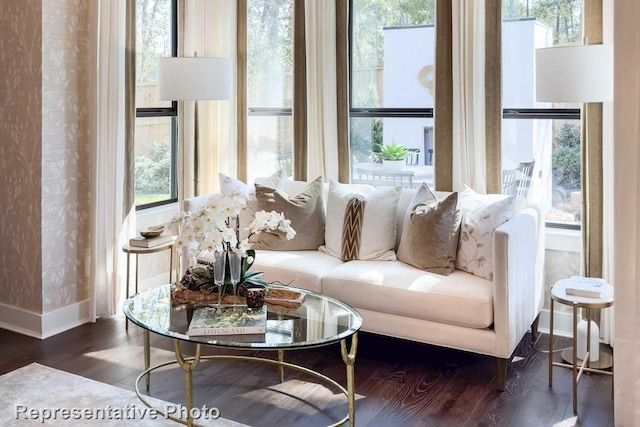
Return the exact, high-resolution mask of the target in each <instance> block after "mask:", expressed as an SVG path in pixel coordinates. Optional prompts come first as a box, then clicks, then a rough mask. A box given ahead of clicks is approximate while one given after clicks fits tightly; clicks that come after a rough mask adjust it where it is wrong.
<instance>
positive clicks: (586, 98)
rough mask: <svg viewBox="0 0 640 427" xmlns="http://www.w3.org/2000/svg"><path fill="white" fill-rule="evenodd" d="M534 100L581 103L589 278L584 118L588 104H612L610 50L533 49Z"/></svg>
mask: <svg viewBox="0 0 640 427" xmlns="http://www.w3.org/2000/svg"><path fill="white" fill-rule="evenodd" d="M536 100H537V101H538V102H581V103H582V114H581V119H582V151H581V157H582V158H581V169H582V173H581V177H582V178H581V181H582V183H581V184H582V189H581V192H582V252H583V254H582V262H583V268H584V275H585V276H587V277H589V276H591V274H590V268H589V259H590V258H589V256H590V253H591V243H590V242H591V239H590V236H589V232H590V230H589V228H590V227H589V225H588V224H589V222H590V220H591V212H592V210H591V203H590V188H589V182H590V178H591V177H590V176H589V168H588V167H587V165H588V164H589V153H590V152H591V149H590V148H589V143H588V135H589V132H588V123H587V117H588V116H587V115H588V111H589V102H609V101H613V46H612V45H601V44H592V45H577V46H559V47H550V48H544V49H536Z"/></svg>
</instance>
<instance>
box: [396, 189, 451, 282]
mask: <svg viewBox="0 0 640 427" xmlns="http://www.w3.org/2000/svg"><path fill="white" fill-rule="evenodd" d="M457 202H458V193H451V194H449V195H448V196H446V197H445V198H443V199H440V200H438V199H436V196H435V195H434V194H433V193H432V192H431V190H430V189H429V187H427V184H424V183H423V184H422V185H421V186H420V189H419V190H418V192H417V193H416V195H415V196H414V198H413V201H412V202H411V204H410V205H409V208H408V210H407V214H406V219H405V221H404V229H403V231H402V240H401V241H400V248H399V249H398V260H400V261H402V262H405V263H407V264H409V265H412V266H414V267H416V268H419V269H421V270H425V271H430V272H432V273H437V274H444V275H449V274H450V273H451V272H452V271H453V270H455V261H456V251H457V249H458V232H459V231H460V210H459V209H458V208H457V206H456V205H457Z"/></svg>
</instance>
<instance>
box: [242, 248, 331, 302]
mask: <svg viewBox="0 0 640 427" xmlns="http://www.w3.org/2000/svg"><path fill="white" fill-rule="evenodd" d="M341 264H342V261H340V260H339V259H338V258H335V257H332V256H331V255H327V254H325V253H323V252H320V251H317V250H315V251H290V252H289V251H262V250H258V251H256V257H255V261H254V263H253V266H252V267H251V270H256V271H262V272H264V275H263V277H262V278H263V279H264V280H266V281H267V282H273V281H278V282H282V283H283V284H285V285H286V284H290V285H291V286H294V287H296V288H303V289H308V290H310V291H314V292H320V293H322V282H321V279H322V276H323V275H325V274H326V273H327V271H330V270H332V269H333V268H335V267H338V266H339V265H341ZM291 281H293V282H291ZM290 282H291V283H290Z"/></svg>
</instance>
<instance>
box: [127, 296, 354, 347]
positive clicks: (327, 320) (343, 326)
mask: <svg viewBox="0 0 640 427" xmlns="http://www.w3.org/2000/svg"><path fill="white" fill-rule="evenodd" d="M172 288H173V285H163V286H158V287H155V288H152V289H148V290H146V291H143V292H141V293H139V294H137V295H134V296H132V297H131V298H129V299H127V300H126V301H125V303H124V313H125V315H126V316H127V318H128V319H129V320H131V321H132V322H133V323H135V324H137V325H138V326H140V327H142V328H144V329H148V330H149V331H151V332H154V333H157V334H160V335H164V336H167V337H169V338H176V339H180V340H184V341H189V342H193V343H199V344H207V345H213V346H218V347H231V348H256V349H279V348H280V349H282V348H297V347H316V346H322V345H327V344H331V343H333V342H337V341H340V340H342V339H344V338H346V337H348V336H350V335H352V334H354V333H355V332H357V331H358V330H359V329H360V327H361V326H362V317H360V314H358V312H357V311H356V310H355V309H354V308H352V307H350V306H349V305H347V304H345V303H343V302H341V301H338V300H336V299H334V298H331V297H328V296H325V295H321V294H318V293H315V292H310V291H306V290H303V289H298V288H291V287H289V288H287V289H292V290H295V291H298V292H301V293H303V294H304V300H303V302H302V304H301V305H300V307H298V308H296V309H294V310H284V309H282V308H274V307H270V306H269V305H268V304H267V310H268V311H267V325H266V332H265V333H263V334H243V335H209V336H188V335H186V332H187V329H188V328H189V321H190V319H191V316H192V315H193V309H194V307H197V306H199V305H207V304H173V305H172V303H171V290H172ZM209 305H212V306H215V304H209Z"/></svg>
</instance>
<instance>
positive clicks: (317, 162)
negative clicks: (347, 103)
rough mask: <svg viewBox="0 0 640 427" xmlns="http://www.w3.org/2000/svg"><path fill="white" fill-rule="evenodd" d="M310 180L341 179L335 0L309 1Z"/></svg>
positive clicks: (307, 35)
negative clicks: (339, 165)
mask: <svg viewBox="0 0 640 427" xmlns="http://www.w3.org/2000/svg"><path fill="white" fill-rule="evenodd" d="M305 21H306V22H305V30H306V42H307V44H306V48H307V102H308V105H309V108H308V109H307V145H308V152H307V165H308V167H307V179H309V180H313V179H316V178H317V177H318V176H322V177H323V178H324V180H325V181H329V179H335V180H336V181H337V180H338V110H337V108H338V97H337V92H336V91H337V80H336V79H337V77H336V0H306V1H305Z"/></svg>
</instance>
